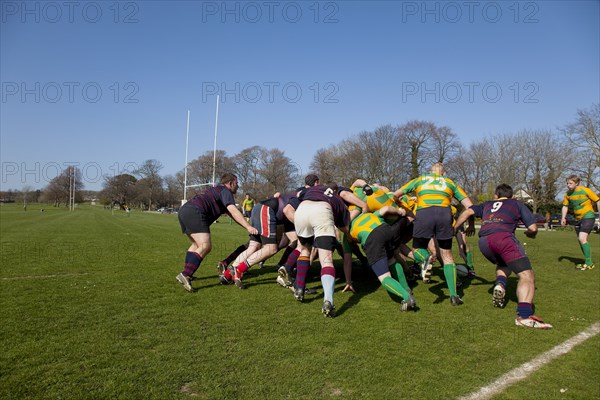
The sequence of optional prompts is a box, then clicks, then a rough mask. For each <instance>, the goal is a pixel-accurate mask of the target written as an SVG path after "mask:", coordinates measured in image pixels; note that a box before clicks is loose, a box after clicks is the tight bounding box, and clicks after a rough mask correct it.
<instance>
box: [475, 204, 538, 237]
mask: <svg viewBox="0 0 600 400" xmlns="http://www.w3.org/2000/svg"><path fill="white" fill-rule="evenodd" d="M471 209H472V210H473V211H474V212H475V216H476V217H478V218H481V229H480V230H479V236H480V237H482V236H486V235H489V234H490V233H494V232H509V233H513V232H514V231H515V229H516V228H517V224H518V223H519V221H522V222H523V224H525V226H529V225H532V224H534V223H535V218H534V217H533V214H532V213H531V211H529V208H527V207H525V205H524V204H523V203H521V202H520V201H518V200H515V199H507V198H505V197H502V198H499V199H497V200H490V201H486V202H485V203H482V204H478V205H475V206H473V207H471Z"/></svg>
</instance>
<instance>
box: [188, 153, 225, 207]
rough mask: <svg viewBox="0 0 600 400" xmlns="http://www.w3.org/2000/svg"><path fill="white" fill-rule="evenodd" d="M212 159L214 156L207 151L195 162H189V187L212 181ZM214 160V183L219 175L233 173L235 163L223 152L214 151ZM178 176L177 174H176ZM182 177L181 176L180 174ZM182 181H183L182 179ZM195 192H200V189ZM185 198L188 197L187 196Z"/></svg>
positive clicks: (217, 180)
mask: <svg viewBox="0 0 600 400" xmlns="http://www.w3.org/2000/svg"><path fill="white" fill-rule="evenodd" d="M213 157H214V154H213V152H212V151H207V152H205V153H204V154H202V155H201V156H199V157H198V158H196V159H195V160H193V161H191V162H190V163H189V164H188V176H187V178H188V181H187V184H188V186H189V185H205V184H210V183H212V181H213ZM214 159H215V171H214V177H215V181H216V182H215V183H218V182H219V179H220V178H221V175H223V174H224V173H225V172H233V171H235V168H236V167H235V162H234V160H233V158H231V157H228V156H227V153H226V152H225V151H224V150H217V151H216V158H214ZM178 176H179V174H178ZM182 176H183V174H182ZM182 181H183V179H182ZM197 191H202V188H200V189H198V190H197ZM187 197H190V195H189V194H188V195H187Z"/></svg>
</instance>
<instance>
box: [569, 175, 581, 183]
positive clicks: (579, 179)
mask: <svg viewBox="0 0 600 400" xmlns="http://www.w3.org/2000/svg"><path fill="white" fill-rule="evenodd" d="M569 181H573V182H575V184H576V185H579V182H581V178H580V177H578V176H577V175H569V176H568V177H567V182H569Z"/></svg>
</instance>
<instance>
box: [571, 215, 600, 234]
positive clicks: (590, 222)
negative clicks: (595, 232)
mask: <svg viewBox="0 0 600 400" xmlns="http://www.w3.org/2000/svg"><path fill="white" fill-rule="evenodd" d="M595 221H596V220H595V219H594V218H582V219H580V220H579V221H577V224H575V233H576V234H577V235H579V232H584V233H587V234H590V233H591V232H592V229H594V222H595Z"/></svg>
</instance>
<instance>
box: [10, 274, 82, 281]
mask: <svg viewBox="0 0 600 400" xmlns="http://www.w3.org/2000/svg"><path fill="white" fill-rule="evenodd" d="M88 274H89V273H88V272H81V273H72V274H55V275H27V276H14V277H12V278H2V280H3V281H16V280H19V279H36V278H63V277H65V276H82V275H88Z"/></svg>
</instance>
